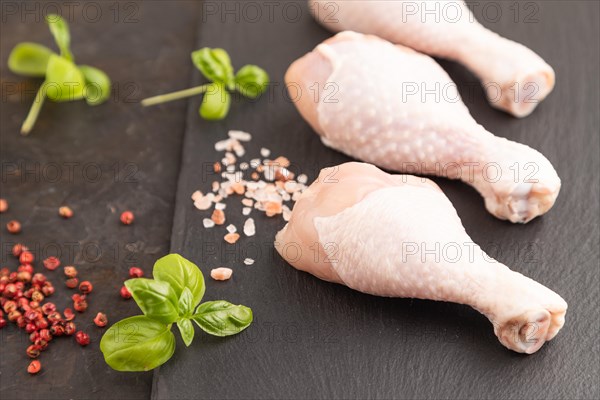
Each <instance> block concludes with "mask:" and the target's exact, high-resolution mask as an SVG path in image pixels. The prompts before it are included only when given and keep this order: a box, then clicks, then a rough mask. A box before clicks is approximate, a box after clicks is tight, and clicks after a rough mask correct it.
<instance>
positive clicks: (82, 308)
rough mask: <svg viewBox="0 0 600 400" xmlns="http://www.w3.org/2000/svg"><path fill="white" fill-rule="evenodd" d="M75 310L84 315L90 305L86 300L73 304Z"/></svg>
mask: <svg viewBox="0 0 600 400" xmlns="http://www.w3.org/2000/svg"><path fill="white" fill-rule="evenodd" d="M73 308H74V309H75V311H77V312H80V313H82V312H84V311H85V310H87V308H88V303H87V301H85V300H79V301H76V302H75V303H74V304H73Z"/></svg>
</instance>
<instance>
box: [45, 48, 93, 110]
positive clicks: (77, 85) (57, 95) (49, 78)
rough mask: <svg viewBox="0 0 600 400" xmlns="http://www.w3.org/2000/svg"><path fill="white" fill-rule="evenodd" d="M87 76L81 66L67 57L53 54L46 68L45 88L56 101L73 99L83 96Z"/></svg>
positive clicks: (48, 94) (47, 94) (50, 97)
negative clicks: (78, 66) (82, 71)
mask: <svg viewBox="0 0 600 400" xmlns="http://www.w3.org/2000/svg"><path fill="white" fill-rule="evenodd" d="M84 87H85V78H84V77H83V74H82V73H81V72H80V71H79V68H77V66H75V64H73V63H72V62H70V61H68V60H67V59H65V58H63V57H60V56H58V55H56V54H51V55H50V58H49V59H48V67H47V69H46V81H45V82H44V90H45V92H46V96H47V97H48V98H49V99H50V100H54V101H72V100H79V99H81V98H83V91H84Z"/></svg>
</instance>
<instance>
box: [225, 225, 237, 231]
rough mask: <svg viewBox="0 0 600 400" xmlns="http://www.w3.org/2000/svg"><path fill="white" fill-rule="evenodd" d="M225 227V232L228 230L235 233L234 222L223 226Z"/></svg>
mask: <svg viewBox="0 0 600 400" xmlns="http://www.w3.org/2000/svg"><path fill="white" fill-rule="evenodd" d="M225 229H227V232H229V233H235V232H237V228H236V227H235V225H234V224H229V225H227V228H225Z"/></svg>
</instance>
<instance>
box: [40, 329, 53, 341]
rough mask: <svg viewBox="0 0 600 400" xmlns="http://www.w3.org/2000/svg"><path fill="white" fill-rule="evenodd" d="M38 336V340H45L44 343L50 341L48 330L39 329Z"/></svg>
mask: <svg viewBox="0 0 600 400" xmlns="http://www.w3.org/2000/svg"><path fill="white" fill-rule="evenodd" d="M38 334H39V338H40V339H42V340H45V341H46V342H49V341H51V340H52V334H50V330H48V329H40V331H39V333H38Z"/></svg>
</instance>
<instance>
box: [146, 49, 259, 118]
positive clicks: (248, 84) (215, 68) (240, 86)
mask: <svg viewBox="0 0 600 400" xmlns="http://www.w3.org/2000/svg"><path fill="white" fill-rule="evenodd" d="M192 62H193V63H194V65H195V66H196V68H198V69H199V70H200V72H202V75H204V77H205V78H206V79H208V80H209V81H211V83H207V84H205V85H200V86H196V87H193V88H189V89H185V90H180V91H177V92H173V93H169V94H163V95H160V96H154V97H149V98H147V99H144V100H142V105H143V106H144V107H147V106H153V105H156V104H161V103H166V102H168V101H173V100H179V99H183V98H186V97H190V96H195V95H198V94H202V93H204V98H203V99H202V104H201V105H200V109H199V113H200V116H201V117H202V118H204V119H206V120H209V121H217V120H221V119H223V118H225V117H226V116H227V113H229V107H230V105H231V95H230V94H229V92H230V91H234V90H236V91H238V92H239V93H241V94H242V95H243V96H245V97H248V98H250V99H255V98H257V97H258V96H260V95H261V94H262V93H263V92H264V91H265V90H266V89H267V86H268V84H269V75H268V74H267V72H266V71H265V70H264V69H262V68H260V67H257V66H256V65H245V66H243V67H242V68H240V69H239V70H238V72H237V73H236V74H234V73H233V67H232V66H231V59H230V58H229V54H227V52H226V51H225V50H223V49H211V48H208V47H204V48H202V49H200V50H196V51H194V52H192Z"/></svg>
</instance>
